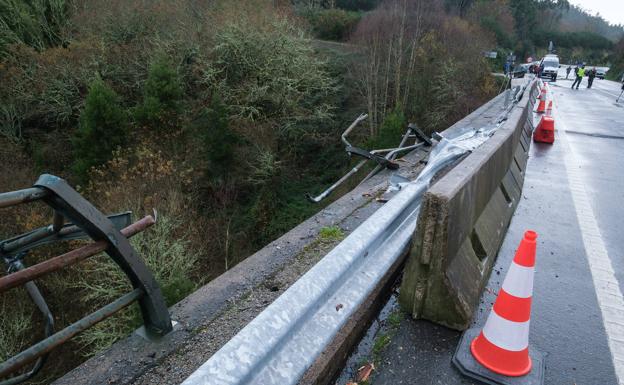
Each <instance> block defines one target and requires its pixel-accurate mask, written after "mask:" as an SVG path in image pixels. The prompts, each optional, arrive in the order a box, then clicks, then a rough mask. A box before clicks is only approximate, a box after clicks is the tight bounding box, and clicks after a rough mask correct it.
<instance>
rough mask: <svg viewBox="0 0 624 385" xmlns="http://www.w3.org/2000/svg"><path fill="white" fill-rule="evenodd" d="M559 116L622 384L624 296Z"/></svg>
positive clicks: (581, 222)
mask: <svg viewBox="0 0 624 385" xmlns="http://www.w3.org/2000/svg"><path fill="white" fill-rule="evenodd" d="M558 118H559V119H558V120H559V123H558V125H559V127H560V128H559V129H557V132H558V134H559V139H560V140H561V141H562V142H563V145H564V146H565V147H567V148H566V150H567V151H564V152H565V155H564V163H565V168H566V171H567V174H568V183H569V185H570V191H571V192H572V200H573V201H574V207H575V209H576V217H577V219H578V223H579V227H580V229H581V234H582V236H583V245H584V246H585V253H586V255H587V259H588V262H589V267H590V270H591V274H592V279H593V281H594V287H595V289H596V296H597V297H598V305H599V306H600V311H601V313H602V321H603V323H604V327H605V331H606V332H607V340H608V343H609V350H611V357H612V359H613V366H614V367H615V374H616V376H617V377H618V384H619V385H624V297H623V296H622V292H621V291H620V285H619V283H618V280H617V278H616V276H615V272H614V270H613V266H612V265H611V259H610V258H609V254H608V253H607V248H606V247H605V245H604V242H603V240H602V236H601V234H600V229H599V228H598V222H597V221H596V217H595V216H594V211H593V209H592V207H591V204H590V201H589V198H588V196H587V191H585V186H584V181H583V178H582V177H581V173H580V172H579V165H578V162H577V160H576V158H575V156H574V153H573V152H572V146H570V144H569V142H568V138H567V135H566V133H565V129H561V124H562V122H561V120H562V119H561V116H558ZM564 126H565V124H564Z"/></svg>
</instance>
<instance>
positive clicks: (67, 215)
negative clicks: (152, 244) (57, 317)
mask: <svg viewBox="0 0 624 385" xmlns="http://www.w3.org/2000/svg"><path fill="white" fill-rule="evenodd" d="M35 201H43V202H44V203H46V204H47V205H48V206H50V207H51V208H53V209H54V216H53V218H52V224H50V225H49V226H45V227H42V228H39V229H36V230H33V231H30V232H28V233H26V234H22V235H19V236H17V237H13V238H11V239H7V240H4V241H1V242H0V257H2V259H3V260H4V262H5V264H6V266H7V273H8V275H5V276H3V277H0V293H3V292H6V291H8V290H10V289H12V288H15V287H17V286H21V285H24V286H25V288H26V290H27V292H28V294H29V296H30V297H31V299H32V301H33V302H34V303H35V305H36V306H37V308H38V309H39V311H40V312H41V313H42V314H43V317H44V320H45V330H44V334H45V337H46V338H45V339H44V340H42V341H40V342H38V343H36V344H34V345H32V346H31V347H29V348H28V349H26V350H24V351H22V352H21V353H18V354H17V355H15V356H13V357H11V358H9V359H8V360H6V361H5V362H3V363H2V364H0V378H2V377H7V376H8V375H9V374H11V373H14V372H15V371H17V370H19V369H20V368H22V367H24V366H25V365H26V364H28V363H31V362H33V361H36V363H35V364H34V366H33V368H32V369H31V370H29V371H27V372H24V373H21V374H18V375H16V376H14V377H11V378H9V379H7V380H5V381H2V382H0V385H9V384H17V383H19V382H22V381H25V380H27V379H29V378H31V377H32V376H34V375H35V374H36V373H37V372H38V371H39V370H40V369H41V367H42V366H43V364H44V361H45V359H46V357H47V355H48V354H49V353H50V351H52V350H53V349H54V348H55V347H57V346H59V345H61V344H63V343H64V342H66V341H67V340H69V339H71V338H72V337H74V336H75V335H77V334H79V333H81V332H82V331H84V330H85V329H87V328H89V327H91V326H93V325H95V324H96V323H98V322H100V321H102V320H104V319H106V318H108V317H110V316H111V315H113V314H115V313H116V312H118V311H119V310H121V309H123V308H125V307H126V306H128V305H130V304H132V303H133V302H135V301H138V303H139V306H140V309H141V314H142V316H143V322H144V324H145V327H146V330H147V331H148V332H149V333H151V334H153V335H155V336H161V335H164V334H166V333H168V332H169V331H171V330H172V323H171V319H170V317H169V312H168V309H167V307H166V305H165V301H164V299H163V297H162V294H161V292H160V288H159V286H158V283H157V282H156V280H155V279H154V277H153V275H152V274H151V272H150V271H149V269H148V268H147V267H146V266H145V264H144V263H143V261H142V260H141V259H140V258H139V257H138V255H137V254H136V252H135V251H134V249H133V248H132V246H131V245H130V242H129V241H128V238H129V237H132V236H133V235H135V234H137V233H139V232H141V231H143V230H145V229H146V228H148V227H150V226H151V225H153V224H154V223H156V215H155V214H154V216H151V215H148V216H146V217H144V218H143V219H141V220H139V221H137V222H135V223H132V224H130V213H124V214H119V215H112V216H109V217H106V216H105V215H104V214H102V213H101V212H100V211H99V210H97V209H96V208H95V207H94V206H93V205H92V204H91V203H89V202H88V201H87V200H86V199H84V198H83V197H82V196H81V195H80V194H79V193H78V192H76V191H75V190H74V189H73V188H71V187H70V186H69V184H67V182H65V181H64V180H63V179H61V178H58V177H56V176H53V175H48V174H44V175H42V176H40V177H39V179H38V180H37V182H36V183H35V185H34V187H32V188H28V189H24V190H19V191H13V192H8V193H3V194H0V208H6V207H10V206H14V205H18V204H25V203H31V202H35ZM66 222H68V223H66ZM81 238H91V239H92V240H93V241H94V242H92V243H89V244H87V245H85V246H82V247H80V248H78V249H75V250H72V251H69V252H67V253H65V254H62V255H59V256H57V257H54V258H51V259H48V260H46V261H43V262H41V263H39V264H36V265H34V266H30V267H26V266H25V263H24V257H25V256H26V255H27V254H28V252H29V251H30V250H32V249H34V248H36V247H40V246H43V245H46V244H50V243H53V242H59V241H67V240H72V239H81ZM101 252H106V253H107V254H108V255H109V256H110V257H111V258H112V259H113V261H115V263H117V265H119V267H120V268H121V269H122V270H123V272H124V273H125V274H126V276H127V277H128V279H129V280H130V282H131V284H132V286H133V288H134V290H132V291H131V292H129V293H127V294H125V295H124V296H122V297H121V298H119V299H117V300H116V301H114V302H112V303H110V304H108V305H106V306H104V307H103V308H101V309H99V310H97V311H95V312H93V313H92V314H89V315H87V316H86V317H84V318H82V319H80V320H79V321H77V322H75V323H73V324H71V325H70V326H68V327H66V328H65V329H63V330H61V331H58V332H57V333H54V318H53V316H52V313H51V312H50V309H49V308H48V306H47V304H46V302H45V299H44V298H43V296H42V295H41V292H40V291H39V289H38V288H37V286H36V284H35V283H34V282H33V280H35V279H37V278H40V277H42V276H44V275H45V274H48V273H51V272H54V271H57V270H60V269H62V268H64V267H67V266H71V265H74V264H76V263H78V262H80V261H82V260H84V259H86V258H88V257H91V256H94V255H96V254H99V253H101Z"/></svg>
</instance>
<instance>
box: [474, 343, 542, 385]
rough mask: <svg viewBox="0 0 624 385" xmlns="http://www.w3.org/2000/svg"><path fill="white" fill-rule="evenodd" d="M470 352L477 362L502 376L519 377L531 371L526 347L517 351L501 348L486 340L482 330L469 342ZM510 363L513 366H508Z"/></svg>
mask: <svg viewBox="0 0 624 385" xmlns="http://www.w3.org/2000/svg"><path fill="white" fill-rule="evenodd" d="M470 352H471V353H472V355H473V356H474V358H475V360H477V362H478V363H480V364H481V365H483V366H485V367H486V368H488V369H490V370H491V371H493V372H495V373H498V374H502V375H503V376H509V377H520V376H524V375H525V374H527V373H529V372H530V371H531V366H532V365H531V364H532V363H531V357H529V348H528V347H527V348H525V349H523V350H520V351H517V352H513V351H509V350H505V349H501V348H499V347H498V346H496V345H494V344H493V343H491V342H490V341H488V339H487V338H485V336H484V335H483V332H481V333H480V334H479V336H478V337H477V338H475V339H474V340H473V341H472V342H471V343H470ZM510 363H511V364H512V365H513V366H511V367H509V365H510ZM501 367H508V369H506V370H503V369H500V368H501Z"/></svg>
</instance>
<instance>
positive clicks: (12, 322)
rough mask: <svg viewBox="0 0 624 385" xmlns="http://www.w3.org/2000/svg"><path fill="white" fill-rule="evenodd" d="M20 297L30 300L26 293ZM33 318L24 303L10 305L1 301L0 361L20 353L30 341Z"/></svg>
mask: <svg viewBox="0 0 624 385" xmlns="http://www.w3.org/2000/svg"><path fill="white" fill-rule="evenodd" d="M20 291H21V290H20ZM20 294H24V293H20ZM19 297H20V299H23V300H26V301H28V299H27V298H26V295H19ZM16 302H17V303H19V302H20V301H19V300H18V301H16ZM31 318H32V314H31V313H30V312H28V311H27V310H26V309H25V307H24V304H23V303H21V304H20V305H19V306H14V307H10V305H8V304H7V303H6V302H0V362H4V361H5V360H7V359H8V358H9V357H11V356H13V355H14V354H16V353H18V352H19V351H20V350H21V349H22V348H23V347H24V346H25V345H26V344H27V343H28V340H29V338H30V335H29V334H28V331H29V330H30V328H31Z"/></svg>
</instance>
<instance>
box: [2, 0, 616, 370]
mask: <svg viewBox="0 0 624 385" xmlns="http://www.w3.org/2000/svg"><path fill="white" fill-rule="evenodd" d="M514 1H516V0H481V1H475V2H463V1H462V2H460V3H461V4H459V5H458V6H460V8H456V7H455V6H454V5H453V4H451V3H452V2H448V1H446V2H445V1H443V0H435V1H424V0H418V1H408V0H384V1H379V0H335V1H324V0H309V1H296V2H294V3H295V5H294V6H293V5H292V4H291V2H281V3H283V4H284V5H281V6H280V5H275V4H276V3H280V2H274V1H269V0H245V1H236V2H233V1H225V0H218V1H214V2H197V1H195V0H177V1H173V0H153V1H144V2H128V1H122V0H113V1H108V2H99V1H86V0H72V1H70V0H32V1H29V2H18V1H12V0H0V83H1V84H2V87H0V186H2V190H3V191H4V190H10V189H19V188H24V187H26V186H29V185H31V184H32V182H33V181H34V180H35V178H36V176H37V174H38V173H41V172H50V173H54V174H57V175H59V176H61V177H63V178H66V179H67V180H69V181H70V183H71V184H73V185H78V186H80V187H79V189H80V192H81V193H82V194H84V195H85V196H86V197H87V198H88V199H89V200H91V201H92V202H93V203H94V204H95V205H96V206H97V207H98V208H100V209H101V210H102V211H104V212H106V213H111V212H119V211H124V210H127V209H128V208H133V209H134V210H135V212H136V213H137V214H139V215H142V214H143V213H151V210H152V209H153V208H156V209H157V210H158V212H159V214H160V221H159V223H158V224H157V225H156V226H155V227H154V228H151V229H148V230H146V232H145V233H144V234H143V235H140V236H138V237H137V238H136V239H135V240H133V244H134V245H135V247H136V248H137V250H138V251H139V254H140V255H141V256H142V257H143V258H144V259H145V261H146V263H147V264H148V265H149V266H150V268H151V269H152V270H153V271H154V272H155V274H156V276H157V279H158V281H159V282H160V284H161V286H162V288H163V292H164V294H165V297H166V298H167V302H168V303H169V304H172V303H174V302H176V301H178V300H179V299H181V298H183V297H184V296H185V295H187V294H188V293H189V292H190V291H191V290H193V289H194V288H195V287H197V285H201V284H203V283H205V282H207V281H209V280H210V279H213V278H214V277H216V276H217V275H219V274H221V273H222V272H223V271H225V270H227V269H229V268H231V267H232V266H234V265H235V264H236V263H238V262H240V261H241V260H243V259H244V258H246V257H247V256H249V255H251V254H252V253H253V252H254V251H256V250H258V249H259V248H261V247H262V246H264V245H266V244H267V243H268V242H270V241H271V240H273V239H275V238H276V237H278V236H280V235H281V234H283V233H284V232H286V231H288V230H290V229H291V228H292V227H294V226H295V225H297V224H298V223H300V222H301V221H303V220H305V219H306V218H308V217H309V216H311V215H312V214H314V213H315V212H317V211H318V210H319V209H320V208H321V207H323V206H322V205H320V206H315V205H312V204H310V203H309V202H307V201H306V200H305V198H304V194H305V193H306V192H317V191H320V190H321V189H322V188H323V187H324V186H327V185H329V184H331V183H333V182H334V181H335V180H336V179H337V178H338V177H340V176H341V175H342V174H343V172H344V171H345V170H347V169H349V167H350V162H351V161H350V160H349V159H348V158H347V157H346V156H345V154H344V151H343V148H342V146H341V144H340V142H339V135H340V133H341V132H342V131H343V130H344V128H345V127H346V126H347V125H348V124H350V123H351V121H352V120H353V119H354V118H355V117H356V116H357V115H359V113H361V112H363V111H366V112H368V114H369V119H368V121H367V123H366V124H367V126H366V128H360V129H358V130H356V131H355V132H353V136H352V137H353V141H354V142H355V143H358V144H361V145H362V146H372V147H391V146H394V145H396V144H397V143H398V141H399V140H400V135H402V134H403V132H404V131H405V128H406V124H407V123H408V122H415V123H417V124H418V125H419V126H420V127H421V128H423V129H424V130H425V131H428V132H431V131H433V130H441V129H444V128H445V127H447V126H448V125H450V124H452V123H453V122H454V121H456V120H458V119H460V118H462V117H463V116H465V115H466V114H468V113H469V112H471V111H472V110H474V109H475V108H476V107H478V106H480V105H481V104H483V103H484V102H485V101H487V100H488V99H489V98H491V97H492V96H494V94H495V93H496V92H497V91H498V87H497V84H496V82H495V81H494V80H493V78H492V77H491V76H490V71H491V68H490V66H489V64H488V62H487V61H486V59H484V58H483V57H482V51H484V50H489V49H492V47H494V46H496V45H497V44H498V45H499V48H501V49H502V48H503V47H504V48H513V47H510V46H515V45H517V44H518V25H517V20H516V19H517V13H514V11H513V9H512V7H511V3H513V2H514ZM455 5H457V4H455ZM514 23H516V24H514ZM514 25H515V27H514ZM523 28H524V27H523ZM575 36H576V35H575ZM317 38H320V39H331V40H340V41H341V42H340V43H327V42H319V41H316V39H317ZM579 39H581V40H582V39H585V37H584V36H583V37H582V38H579ZM579 41H580V40H579ZM540 44H541V43H540ZM571 44H572V45H575V44H577V43H571ZM605 44H606V43H605ZM319 46H322V47H325V48H318V47H319ZM328 46H329V48H327V47H328ZM315 47H317V48H315ZM618 47H619V46H618ZM605 49H607V45H605ZM366 171H368V170H364V172H366ZM350 187H351V186H348V185H347V186H345V187H344V188H343V189H342V190H340V191H338V192H337V194H336V196H339V194H340V193H342V192H344V191H348V189H349V188H350ZM332 198H333V196H332ZM329 202H331V200H328V201H327V202H325V203H329ZM15 210H16V211H15V213H14V215H7V216H5V218H7V219H6V220H4V221H3V223H0V235H2V236H3V237H4V238H6V237H9V236H11V235H15V234H16V233H18V232H23V231H26V230H29V229H32V228H33V227H37V226H43V225H47V224H48V221H49V219H48V218H47V214H48V213H47V211H43V210H42V207H34V208H31V207H30V206H23V207H19V208H16V209H15ZM320 236H321V238H323V239H331V240H337V239H340V238H342V237H343V236H344V234H343V232H342V231H341V230H340V229H339V228H333V227H330V228H324V229H323V230H322V231H321V234H320ZM63 250H66V249H65V248H63V247H60V246H56V247H54V248H53V249H52V250H50V251H49V252H47V253H46V252H41V253H39V254H35V255H33V257H32V259H29V261H28V262H29V263H34V262H35V261H37V260H42V259H44V258H47V257H49V256H50V255H52V254H55V253H58V252H61V251H63ZM76 269H78V271H80V274H77V273H76V271H74V270H72V271H70V272H65V273H58V274H57V275H53V276H51V277H50V278H46V279H45V280H42V283H41V284H42V286H43V287H44V289H45V291H44V292H45V293H46V298H50V301H52V304H53V306H54V308H55V312H56V313H55V315H56V314H59V319H58V321H57V328H61V327H64V326H66V325H68V324H70V323H71V322H74V321H76V320H77V319H79V318H80V317H81V316H83V315H85V314H86V313H88V312H89V311H91V310H93V309H95V308H97V307H100V306H102V305H104V304H106V303H107V302H109V301H110V300H111V299H114V298H115V297H116V296H118V295H119V294H121V293H123V292H126V291H127V290H128V289H129V287H128V286H127V281H126V279H125V278H124V277H123V276H122V275H121V273H120V272H119V270H118V269H117V267H116V266H115V265H114V264H113V263H112V262H111V261H110V260H109V259H108V258H105V257H98V258H95V259H91V260H89V261H87V262H86V263H83V264H81V265H78V266H77V267H76ZM72 272H73V274H72ZM15 293H17V291H15V292H11V295H9V296H5V297H2V298H0V309H6V308H8V307H11V308H12V307H17V306H20V305H22V302H23V299H22V298H21V297H20V296H19V294H15ZM67 298H71V299H72V301H66V299H67ZM64 299H65V300H64ZM68 302H71V303H72V304H77V305H78V306H75V307H73V306H68ZM137 314H138V313H137V312H136V310H135V309H129V310H127V311H125V312H123V313H121V314H120V315H119V316H118V317H119V318H117V319H116V320H115V319H113V320H111V321H107V322H106V323H104V324H101V325H100V326H98V327H97V328H95V329H92V330H91V331H89V332H88V333H86V334H83V335H82V337H80V339H77V340H75V341H73V342H71V343H70V344H69V345H67V347H66V348H64V349H65V350H62V351H61V352H60V353H59V354H58V355H55V356H54V357H52V359H51V360H52V361H51V363H50V365H49V367H50V368H58V369H57V371H54V372H50V373H47V374H46V376H49V377H50V378H52V377H55V376H58V375H60V374H62V373H63V371H64V370H67V369H70V368H71V367H72V366H74V365H77V364H78V363H79V362H80V360H82V359H84V358H83V357H82V356H83V355H91V354H93V353H94V352H96V351H97V350H99V349H102V348H104V347H105V346H107V345H109V344H110V343H112V342H113V341H114V340H116V339H118V338H120V337H122V336H123V335H124V334H125V333H127V332H128V331H129V330H131V329H132V328H133V327H135V326H137V325H138V323H139V322H140V319H139V318H138V315H137ZM31 315H32V312H31V310H26V311H25V312H24V313H19V312H2V314H1V315H0V325H5V324H11V325H13V326H14V327H13V328H0V329H1V331H0V333H3V334H0V345H5V344H6V345H7V348H5V350H4V351H2V352H0V355H2V354H4V356H6V355H8V354H12V353H14V352H16V351H18V350H20V349H21V348H23V347H24V346H25V345H27V344H29V343H30V342H32V341H33V340H35V339H37V338H38V337H39V335H37V333H32V330H29V331H26V332H25V331H24V328H23V327H22V326H23V325H24V319H25V318H26V317H30V316H31ZM37 322H39V321H37V320H36V317H35V322H34V323H35V324H36V323H37Z"/></svg>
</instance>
